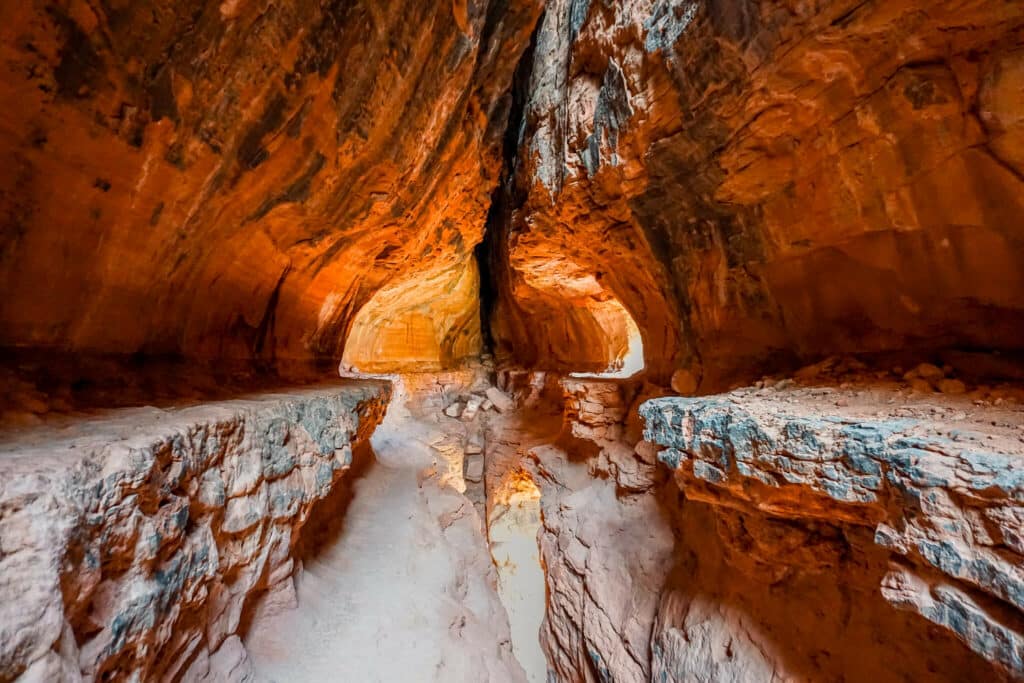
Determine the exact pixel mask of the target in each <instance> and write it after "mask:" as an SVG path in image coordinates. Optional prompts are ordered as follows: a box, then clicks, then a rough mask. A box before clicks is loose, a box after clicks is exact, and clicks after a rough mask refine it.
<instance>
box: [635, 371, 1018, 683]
mask: <svg viewBox="0 0 1024 683" xmlns="http://www.w3.org/2000/svg"><path fill="white" fill-rule="evenodd" d="M848 393H852V397H848V396H847V394H848ZM833 394H834V395H833ZM885 395H886V393H885V392H884V391H883V392H874V393H872V392H863V393H860V392H834V390H832V389H828V388H825V389H798V390H795V389H788V390H787V389H783V390H781V391H763V390H762V391H759V392H752V393H751V392H743V391H739V392H733V393H731V394H725V395H721V396H715V397H706V398H696V399H686V398H659V399H654V400H651V401H649V402H647V403H645V404H644V405H643V406H642V407H641V409H640V412H641V415H643V417H644V418H645V420H646V421H647V430H646V431H645V436H646V437H647V438H648V439H650V440H651V441H653V442H655V443H657V444H659V445H661V446H664V447H665V449H664V450H662V451H661V452H660V453H659V455H658V459H659V460H660V461H661V462H662V463H664V464H666V465H668V466H669V467H670V468H671V469H672V470H673V472H674V477H675V481H676V482H677V484H678V485H679V487H680V489H681V490H682V491H683V492H684V494H685V496H686V498H687V499H688V500H690V501H701V502H703V503H708V504H710V505H711V506H713V507H714V508H715V513H714V515H715V516H716V517H717V521H716V529H717V531H718V533H719V535H720V536H721V539H722V544H723V547H724V548H725V554H726V557H727V558H728V561H729V563H730V564H731V565H733V566H735V567H737V568H738V569H739V570H740V571H745V572H747V573H748V574H752V575H755V576H758V575H760V576H762V577H765V578H769V579H770V581H769V583H776V582H781V581H783V580H785V579H786V578H787V577H789V576H791V575H793V574H800V573H810V574H816V573H822V572H838V573H845V572H847V571H849V570H848V567H850V566H851V564H852V565H854V566H860V567H861V568H862V569H863V570H864V576H863V577H862V578H863V579H867V578H870V579H872V580H875V581H878V584H877V585H875V586H870V585H868V586H867V587H868V588H869V589H870V590H877V591H880V595H881V596H883V597H884V598H885V599H886V600H887V601H888V602H889V603H891V604H892V605H893V606H895V607H898V608H900V609H906V610H910V611H913V612H916V613H918V614H920V615H921V616H923V617H924V618H925V619H927V620H928V621H930V622H932V623H934V624H936V625H938V626H940V627H942V628H945V629H948V630H949V631H951V632H952V633H954V634H955V635H956V636H957V637H959V638H960V639H961V640H962V641H963V642H964V643H966V645H967V646H968V647H970V648H971V649H972V650H973V651H974V652H976V653H977V654H978V655H980V656H981V657H983V658H984V659H986V660H989V661H993V662H996V663H998V664H999V665H1001V667H1002V668H1003V669H1004V671H1006V672H1008V673H1009V674H1010V675H1011V676H1013V677H1021V676H1024V630H1022V627H1024V573H1022V569H1021V568H1022V566H1024V558H1022V554H1024V546H1022V545H1021V528H1022V527H1021V524H1022V520H1024V517H1022V514H1024V509H1022V506H1024V431H1021V424H1022V416H1021V411H1020V409H1019V407H1010V408H1004V409H1002V410H1000V409H996V408H987V409H985V410H978V409H977V408H976V406H974V405H973V403H972V402H970V401H969V400H968V399H959V400H957V399H952V398H949V397H941V398H940V397H935V398H932V399H928V398H922V399H919V400H918V401H914V402H911V403H910V405H909V407H908V406H907V405H899V406H898V407H893V405H890V404H888V403H887V402H886V403H881V406H884V407H883V408H882V409H880V402H879V401H878V399H879V398H881V397H884V396H885ZM836 396H843V397H844V398H842V399H841V400H840V401H836V400H835V397H836ZM837 404H839V405H837ZM852 580H853V581H854V583H860V582H859V581H857V580H856V579H852ZM851 609H853V610H856V609H858V607H857V606H856V605H853V606H851Z"/></svg>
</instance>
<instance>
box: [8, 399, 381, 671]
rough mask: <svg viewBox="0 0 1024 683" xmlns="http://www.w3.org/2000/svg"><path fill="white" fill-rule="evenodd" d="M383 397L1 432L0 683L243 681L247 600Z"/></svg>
mask: <svg viewBox="0 0 1024 683" xmlns="http://www.w3.org/2000/svg"><path fill="white" fill-rule="evenodd" d="M389 392H390V390H389V387H388V385H387V384H386V383H384V382H335V383H332V384H330V385H320V386H314V387H303V388H297V389H295V390H292V391H287V392H278V393H273V394H259V395H252V396H247V397H245V398H239V399H234V400H226V401H218V402H215V403H206V404H201V405H195V406H190V407H183V408H168V409H156V408H128V409H120V410H114V411H109V412H106V413H102V414H97V415H94V416H91V417H88V418H78V419H74V420H72V419H63V420H58V421H53V422H51V423H49V424H47V425H45V426H43V427H36V428H31V429H26V430H21V431H18V432H8V433H6V434H5V435H4V436H3V441H2V443H0V538H2V545H3V552H2V553H0V576H2V577H3V581H0V679H4V680H7V679H9V678H13V677H16V676H18V675H19V674H21V673H23V672H26V671H27V672H28V674H29V675H30V677H35V678H34V680H77V679H78V677H79V676H83V675H84V676H87V677H95V678H102V677H103V674H104V673H105V672H112V671H117V672H118V673H120V674H123V675H125V676H126V677H130V676H135V677H138V678H139V679H140V680H156V679H159V678H161V677H164V676H166V677H168V678H172V679H173V678H177V677H180V676H183V675H185V676H187V677H188V678H189V679H190V680H203V679H206V678H209V679H210V680H231V679H234V678H235V677H237V675H241V674H243V673H244V671H245V670H246V666H247V661H246V659H245V657H244V654H245V651H244V649H243V648H241V643H240V641H239V638H238V636H237V635H236V632H237V630H238V628H239V624H240V623H242V616H243V608H244V607H245V606H246V605H247V604H249V602H251V601H249V600H248V598H249V597H250V595H252V594H254V593H257V592H262V591H263V590H264V589H267V590H268V591H270V592H273V591H275V590H277V589H280V590H281V591H283V592H285V593H287V592H288V591H289V590H290V589H291V575H292V571H293V567H294V564H293V561H292V558H291V549H292V548H293V547H294V540H295V536H297V534H298V531H299V529H300V528H301V526H302V524H303V522H304V521H305V519H306V518H307V516H308V514H309V511H310V509H311V508H312V506H313V505H314V504H315V503H316V502H317V501H319V500H321V499H323V498H324V497H326V496H327V495H328V493H329V492H330V491H331V490H332V488H333V486H334V484H335V483H336V482H337V481H338V479H339V478H340V477H341V475H342V474H343V472H344V471H346V470H347V469H348V468H349V466H350V464H351V462H352V448H353V444H354V443H355V442H358V441H360V440H366V439H368V438H369V435H370V433H371V432H372V430H373V428H374V426H375V425H376V424H377V423H378V422H379V420H380V419H381V416H382V415H383V412H384V408H385V406H386V403H387V400H388V397H389ZM66 624H67V625H69V626H70V628H71V630H72V631H74V635H75V637H74V638H72V639H70V642H69V639H68V638H67V637H66V636H65V635H62V634H63V633H64V629H65V625H66ZM58 641H60V645H59V647H58V645H57V643H58ZM58 653H59V654H58ZM239 653H241V654H242V657H241V659H239V657H238V656H237V655H238V654H239ZM186 667H188V669H187V670H186Z"/></svg>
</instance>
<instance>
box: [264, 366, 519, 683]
mask: <svg viewBox="0 0 1024 683" xmlns="http://www.w3.org/2000/svg"><path fill="white" fill-rule="evenodd" d="M469 376H470V378H471V377H472V375H471V374H470V375H469ZM449 379H451V380H453V382H452V385H449V391H450V390H451V389H453V388H454V385H455V383H456V382H458V381H459V380H462V379H463V378H462V377H456V376H450V378H449ZM395 384H396V386H397V387H399V388H398V390H397V391H396V396H395V399H393V401H392V404H391V406H390V407H389V409H388V414H387V417H386V418H385V420H384V423H383V424H382V425H381V427H380V428H378V430H377V431H376V432H375V434H374V436H373V438H372V441H371V443H372V447H373V461H372V462H371V463H370V464H369V466H368V468H367V470H366V471H365V473H364V474H363V475H362V476H361V477H360V478H359V480H358V482H357V483H356V484H355V487H354V492H353V496H352V499H351V502H350V503H349V504H348V505H347V506H346V507H345V508H344V509H343V510H339V511H338V514H339V515H343V519H342V520H340V528H338V529H337V530H336V533H335V534H334V535H333V537H327V538H324V539H323V541H324V542H323V543H322V544H320V545H319V546H318V547H317V549H316V551H315V553H313V554H312V555H310V556H308V557H306V558H305V559H304V561H303V565H302V571H301V572H300V573H299V574H298V578H297V581H296V588H297V604H296V605H295V606H294V608H293V609H284V610H282V611H279V612H278V613H277V614H276V615H273V616H265V617H263V618H257V619H256V620H255V621H254V624H253V629H252V632H251V633H250V635H249V637H248V638H247V639H246V647H247V649H248V650H249V652H250V653H251V654H252V656H253V658H254V662H255V674H256V679H257V680H266V681H281V682H283V681H291V680H304V681H327V680H338V679H339V678H340V679H341V680H353V681H356V680H358V681H382V682H383V681H398V680H409V681H438V682H442V681H509V682H512V681H521V680H525V678H524V673H523V670H522V668H521V667H520V665H519V664H518V662H517V661H516V660H515V658H514V657H513V655H512V649H511V638H510V634H509V626H508V618H507V616H506V613H505V609H504V607H503V606H502V604H501V602H500V601H499V599H498V594H497V574H496V572H495V568H494V565H493V564H492V561H491V557H490V554H489V552H488V547H487V540H486V536H485V530H484V525H483V521H482V519H481V517H480V515H479V514H478V512H477V510H476V508H475V507H474V506H473V504H472V502H471V501H470V500H469V499H468V498H467V497H466V496H464V495H462V493H461V492H460V488H465V486H464V485H463V484H462V457H461V452H460V453H459V454H458V457H456V458H454V459H453V461H452V462H449V461H448V460H447V459H446V456H451V455H452V454H453V453H455V452H456V451H458V450H461V448H462V447H461V446H460V445H457V444H459V443H460V442H462V443H464V441H463V440H464V439H465V438H466V433H467V430H469V431H471V430H472V429H473V428H474V426H475V425H474V423H473V421H472V420H467V421H466V422H463V421H461V420H459V419H456V418H452V417H448V416H446V415H444V414H443V413H442V412H441V411H440V408H442V407H444V405H445V403H448V404H449V405H451V403H450V402H449V401H451V399H447V400H446V399H445V395H446V392H445V390H444V389H443V388H442V384H441V382H439V381H438V380H437V378H433V377H431V378H430V379H429V380H427V381H423V378H417V377H406V378H395ZM466 393H468V395H469V396H471V397H472V396H473V394H472V393H471V392H469V391H467V392H466ZM449 412H454V411H449ZM433 445H440V446H442V448H441V449H440V450H439V449H437V448H434V447H432V446H433ZM477 457H478V458H479V457H480V456H479V454H477ZM451 465H455V467H456V468H457V469H456V470H455V471H453V470H452V467H451ZM460 485H461V486H460Z"/></svg>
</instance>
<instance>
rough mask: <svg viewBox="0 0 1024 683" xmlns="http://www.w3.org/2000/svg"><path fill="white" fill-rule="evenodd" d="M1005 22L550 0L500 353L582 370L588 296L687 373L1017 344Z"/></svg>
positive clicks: (1019, 19) (537, 58)
mask: <svg viewBox="0 0 1024 683" xmlns="http://www.w3.org/2000/svg"><path fill="white" fill-rule="evenodd" d="M1022 31H1024V8H1022V7H1021V5H1020V4H1019V3H1006V2H996V3H993V2H987V1H985V0H965V1H963V2H943V3H934V2H930V1H928V0H902V1H900V2H887V3H883V2H857V1H855V0H823V1H821V2H810V3H806V2H800V3H797V2H782V3H779V2H769V1H768V0H763V1H759V0H729V1H727V2H704V1H691V0H657V1H655V0H637V1H634V2H622V3H609V2H590V1H588V0H553V1H552V2H549V3H548V5H547V9H546V13H545V16H544V20H543V22H542V24H541V27H540V29H539V31H538V33H537V36H536V40H535V47H534V50H533V52H532V61H530V62H529V64H528V65H526V66H525V67H524V73H522V74H521V79H520V80H521V84H520V89H519V100H520V103H521V108H522V116H521V117H520V119H519V123H520V128H519V129H517V130H514V131H512V137H511V139H510V141H509V144H510V147H514V148H515V149H516V150H517V152H516V156H515V158H514V160H513V161H512V162H511V164H510V168H509V173H510V181H509V183H508V185H507V191H506V193H505V195H504V200H503V201H504V206H503V208H502V210H501V211H498V212H496V215H497V220H496V223H497V225H496V228H497V230H498V232H499V234H498V235H497V236H496V237H495V247H496V249H497V251H498V252H499V256H498V257H497V259H496V261H497V262H498V263H499V268H498V271H497V286H498V289H499V298H498V304H497V314H496V316H495V318H496V337H497V341H498V344H499V347H498V350H499V355H505V356H511V357H515V358H516V359H518V360H519V361H520V362H521V363H523V364H524V365H527V366H530V365H533V364H537V363H539V364H542V365H548V366H552V367H558V368H563V369H569V370H583V369H592V368H595V367H597V366H599V365H600V364H601V361H602V360H603V359H594V358H591V357H589V356H588V355H587V354H588V353H593V351H588V350H592V349H601V348H602V347H604V346H606V344H607V342H606V340H605V335H604V334H603V333H602V331H601V329H600V327H601V326H600V324H598V323H596V322H595V319H594V316H593V314H592V312H593V310H594V309H595V308H597V307H599V305H600V304H601V303H602V302H606V301H610V300H615V301H619V302H621V304H622V305H623V306H624V307H625V308H626V309H627V310H628V312H629V314H630V315H631V317H632V318H633V319H634V320H635V321H636V324H637V326H638V327H639V329H640V332H641V334H642V336H643V346H644V349H645V352H646V355H647V364H648V367H649V369H650V370H651V371H653V372H654V373H655V374H656V375H662V374H664V375H665V376H666V378H667V375H669V374H671V372H672V370H673V368H675V367H683V368H687V369H688V370H689V371H690V372H691V373H692V374H693V375H694V376H695V377H696V378H698V379H703V381H704V382H705V384H704V386H705V387H714V386H718V385H720V384H721V383H722V382H724V381H727V380H728V379H729V377H731V376H734V375H739V374H744V373H748V372H750V371H751V370H753V369H754V368H760V369H762V370H763V369H764V367H765V366H768V365H773V364H776V365H777V364H780V363H784V362H787V360H788V359H793V358H795V357H802V356H814V355H818V354H827V353H833V352H837V351H867V350H882V349H893V348H912V347H925V346H927V347H940V346H944V345H953V344H967V345H983V346H987V347H1001V348H1016V349H1019V348H1020V345H1021V336H1020V334H1019V331H1020V329H1021V328H1022V325H1024V295H1022V292H1024V281H1022V280H1021V278H1022V273H1024V248H1022V246H1021V245H1022V237H1024V235H1022V233H1021V228H1020V220H1019V218H1020V216H1021V214H1022V211H1024V205H1022V201H1024V200H1022V197H1024V181H1022V179H1021V176H1022V170H1024V167H1022V165H1021V159H1022V152H1021V140H1022V138H1021V130H1022V128H1021V125H1022V124H1021V115H1020V111H1021V106H1020V97H1021V92H1022V88H1021V83H1022V80H1021V79H1022V76H1021V74H1022V73H1024V72H1022V66H1021V65H1022V64H1024V61H1022V60H1024V47H1022V45H1024V38H1022V36H1024V34H1022ZM517 135H518V137H516V136H517ZM501 264H505V265H501ZM541 321H543V322H541ZM539 330H540V331H539ZM579 348H583V349H585V350H584V351H583V352H579V351H577V349H579Z"/></svg>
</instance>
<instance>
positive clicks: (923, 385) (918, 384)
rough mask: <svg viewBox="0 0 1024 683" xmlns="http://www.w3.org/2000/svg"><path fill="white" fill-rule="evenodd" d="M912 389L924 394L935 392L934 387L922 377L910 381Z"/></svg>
mask: <svg viewBox="0 0 1024 683" xmlns="http://www.w3.org/2000/svg"><path fill="white" fill-rule="evenodd" d="M910 388H911V389H913V390H914V391H919V392H921V393H923V394H930V393H932V391H933V389H932V385H931V384H930V383H929V382H928V381H927V380H924V379H921V378H920V377H912V378H911V379H910Z"/></svg>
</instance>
